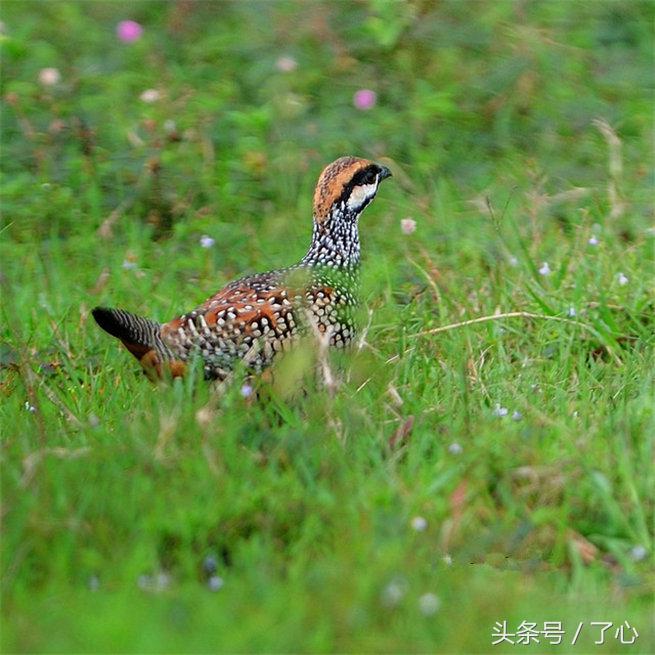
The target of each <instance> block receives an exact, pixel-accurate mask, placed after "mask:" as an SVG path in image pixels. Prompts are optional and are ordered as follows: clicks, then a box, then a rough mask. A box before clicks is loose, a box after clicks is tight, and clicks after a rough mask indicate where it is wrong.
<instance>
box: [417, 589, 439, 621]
mask: <svg viewBox="0 0 655 655" xmlns="http://www.w3.org/2000/svg"><path fill="white" fill-rule="evenodd" d="M418 606H419V609H420V610H421V614H424V615H425V616H432V615H433V614H436V612H437V611H438V609H439V607H440V606H441V601H440V600H439V597H438V596H437V595H436V594H433V593H427V594H423V595H422V596H421V597H420V598H419V599H418Z"/></svg>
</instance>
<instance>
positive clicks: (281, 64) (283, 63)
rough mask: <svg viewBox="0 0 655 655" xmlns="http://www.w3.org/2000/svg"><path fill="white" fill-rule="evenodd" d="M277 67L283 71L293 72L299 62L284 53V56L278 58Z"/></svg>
mask: <svg viewBox="0 0 655 655" xmlns="http://www.w3.org/2000/svg"><path fill="white" fill-rule="evenodd" d="M275 68H277V69H278V70H279V71H280V72H281V73H291V72H293V71H295V70H296V68H298V62H297V61H296V60H295V59H294V58H293V57H290V56H289V55H283V56H282V57H278V58H277V61H276V62H275Z"/></svg>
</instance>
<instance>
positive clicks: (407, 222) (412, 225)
mask: <svg viewBox="0 0 655 655" xmlns="http://www.w3.org/2000/svg"><path fill="white" fill-rule="evenodd" d="M400 229H401V231H402V233H403V234H412V233H414V232H415V231H416V221H415V220H414V219H413V218H403V219H402V220H401V221H400Z"/></svg>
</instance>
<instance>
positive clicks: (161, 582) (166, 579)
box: [155, 571, 171, 591]
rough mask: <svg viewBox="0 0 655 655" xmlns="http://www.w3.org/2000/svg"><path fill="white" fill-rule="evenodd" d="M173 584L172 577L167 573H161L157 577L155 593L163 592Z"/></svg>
mask: <svg viewBox="0 0 655 655" xmlns="http://www.w3.org/2000/svg"><path fill="white" fill-rule="evenodd" d="M170 584H171V576H170V575H169V574H168V573H166V571H160V572H159V573H157V575H156V576H155V591H163V590H164V589H166V588H167V587H168V586H169V585H170Z"/></svg>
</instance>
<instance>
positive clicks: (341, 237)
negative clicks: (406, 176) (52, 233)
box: [92, 156, 391, 381]
mask: <svg viewBox="0 0 655 655" xmlns="http://www.w3.org/2000/svg"><path fill="white" fill-rule="evenodd" d="M390 176H391V171H390V170H389V169H388V168H387V167H386V166H382V165H380V164H377V163H375V162H373V161H369V160H367V159H362V158H359V157H352V156H346V157H340V158H339V159H337V160H336V161H334V162H332V163H331V164H329V165H328V166H326V167H325V168H324V169H323V171H322V173H321V174H320V176H319V179H318V183H317V185H316V190H315V192H314V198H313V211H312V219H313V227H312V239H311V243H310V246H309V249H308V250H307V254H306V255H305V256H304V257H303V258H302V259H301V260H300V261H299V262H298V263H297V264H294V265H292V266H288V267H286V268H282V269H277V270H271V271H268V272H266V273H258V274H255V275H247V276H245V277H241V278H239V279H237V280H234V281H233V282H230V283H229V284H228V285H227V286H226V287H224V288H223V289H221V290H220V291H219V292H218V293H216V294H214V295H213V296H211V297H210V298H208V299H207V300H206V301H205V302H204V303H202V304H201V305H200V306H198V307H196V308H195V309H193V310H192V311H190V312H187V313H185V314H182V315H181V316H178V317H177V318H174V319H173V320H171V321H169V322H167V323H159V322H157V321H154V320H151V319H149V318H145V317H143V316H139V315H137V314H133V313H130V312H127V311H124V310H122V309H112V308H107V307H95V308H94V309H93V310H92V315H93V318H94V319H95V321H96V323H97V324H98V325H99V326H100V327H101V328H102V329H103V330H104V331H105V332H107V333H109V334H110V335H111V336H113V337H116V338H118V339H119V340H120V341H121V342H122V344H123V346H125V348H126V349H127V350H128V351H129V352H130V353H131V354H132V355H133V356H134V357H135V358H136V359H137V360H138V361H139V362H140V364H141V366H142V367H143V369H144V370H145V372H146V374H147V375H148V376H149V377H151V378H152V379H162V378H165V377H168V376H172V377H174V378H175V377H181V376H184V374H185V373H186V372H187V371H188V369H189V367H190V365H191V363H192V362H193V361H194V358H198V359H199V360H200V362H201V364H202V368H203V373H204V377H205V378H206V379H209V380H219V381H224V380H225V379H227V378H228V377H229V376H230V375H231V373H232V372H233V371H234V369H235V367H237V366H238V365H240V363H241V365H244V366H245V368H246V369H247V370H248V371H250V372H252V373H261V372H262V371H264V369H266V368H267V367H268V366H269V365H270V364H271V363H272V362H273V360H274V359H275V357H276V355H277V354H278V353H279V352H282V351H284V350H288V349H289V348H290V347H291V346H292V345H293V344H294V343H295V342H297V341H298V340H299V339H300V338H301V337H302V335H303V334H307V333H308V331H309V330H313V332H314V333H315V334H316V335H317V336H319V337H320V338H322V339H323V340H324V342H326V343H327V344H328V345H329V346H332V347H335V348H345V347H346V346H348V345H349V344H350V343H352V342H353V340H354V339H355V337H356V325H355V310H356V308H357V304H358V299H357V291H358V286H359V273H360V254H361V253H360V241H359V217H360V215H361V214H362V212H363V211H364V209H366V207H367V206H368V205H369V204H370V203H371V202H372V200H373V199H374V198H375V195H376V194H377V191H378V187H379V185H380V183H381V182H382V181H383V180H385V179H386V178H388V177H390Z"/></svg>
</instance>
